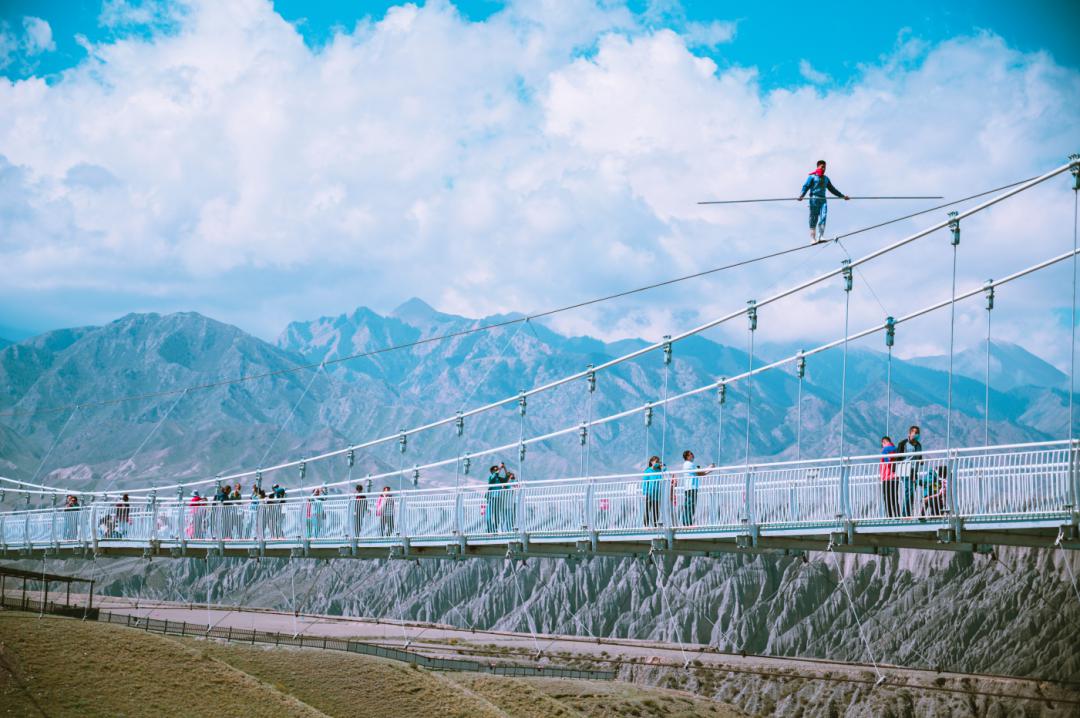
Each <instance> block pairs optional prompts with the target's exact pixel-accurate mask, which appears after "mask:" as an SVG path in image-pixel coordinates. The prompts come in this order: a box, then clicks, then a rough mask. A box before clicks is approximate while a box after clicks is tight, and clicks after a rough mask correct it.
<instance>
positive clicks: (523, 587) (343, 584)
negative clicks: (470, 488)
mask: <svg viewBox="0 0 1080 718" xmlns="http://www.w3.org/2000/svg"><path fill="white" fill-rule="evenodd" d="M1066 558H1068V559H1069V560H1072V561H1073V572H1074V573H1078V572H1080V557H1077V556H1075V555H1074V554H1072V553H1069V554H1062V553H1061V552H1060V551H1058V552H1040V551H1032V550H1020V549H1016V550H1006V551H1004V552H1002V553H1001V554H1000V556H999V557H997V558H996V559H994V558H992V557H989V556H982V555H971V554H965V553H950V552H940V553H939V552H927V551H906V552H901V553H900V554H899V555H894V556H888V557H867V556H862V555H853V554H851V555H843V554H840V555H832V554H811V555H810V557H809V560H808V561H807V562H803V560H801V559H798V558H776V557H767V556H757V557H754V556H749V555H732V556H729V557H725V558H720V559H701V558H693V559H687V558H676V559H672V558H670V557H669V558H667V559H664V560H662V561H661V560H659V559H657V560H655V561H649V560H644V559H643V560H631V559H625V560H616V559H610V558H594V559H591V560H583V561H579V562H574V563H569V562H565V561H556V560H550V559H548V560H535V559H534V560H530V561H528V562H527V563H525V564H520V563H518V564H511V563H510V562H507V561H495V560H483V559H472V560H466V561H459V562H451V561H442V562H400V561H389V560H387V561H350V560H331V561H317V560H313V559H312V560H309V559H294V560H291V561H285V560H277V559H275V560H269V559H264V560H262V561H259V562H254V561H245V560H241V559H221V558H212V559H211V560H210V563H209V572H208V571H207V569H208V565H207V562H206V561H203V560H156V561H154V562H152V563H149V562H145V561H142V560H136V559H124V560H112V561H109V562H106V561H98V562H97V566H96V567H91V566H90V565H89V564H87V563H86V562H75V561H72V562H68V563H70V566H69V567H65V568H69V569H70V570H75V571H78V572H79V573H82V574H87V573H89V572H90V571H91V570H93V571H96V572H98V574H99V577H100V578H101V579H102V580H101V581H100V583H99V585H100V586H101V589H102V591H103V592H105V593H108V594H113V595H124V596H131V597H141V598H147V599H150V598H155V599H165V600H181V601H198V602H202V601H206V600H207V599H209V600H210V601H211V602H213V603H221V604H224V605H229V604H245V605H255V606H264V607H273V608H277V609H282V610H300V611H304V612H311V613H328V614H334V615H351V616H365V617H385V618H403V619H410V620H418V621H431V622H438V623H444V624H448V625H454V626H459V627H464V628H482V629H501V630H511V631H522V632H529V631H533V632H537V633H559V634H570V635H582V636H616V637H625V638H639V639H654V640H663V641H668V642H683V643H692V644H701V645H708V646H712V647H714V648H716V649H718V650H721V651H724V652H731V653H742V652H745V653H747V654H756V655H776V656H789V657H794V656H800V657H810V658H822V659H829V660H836V661H852V662H860V663H869V662H870V661H871V659H872V660H873V661H875V662H878V663H881V664H886V665H888V664H891V665H896V666H907V667H918V668H927V669H932V670H943V671H950V672H960V673H995V674H1008V675H1017V676H1028V677H1034V678H1045V679H1051V680H1066V681H1078V680H1080V652H1077V650H1076V640H1075V637H1076V635H1078V634H1077V631H1078V630H1080V601H1078V600H1077V599H1076V596H1075V594H1074V593H1072V589H1071V588H1070V586H1069V583H1068V574H1067V572H1066V571H1065V568H1064V564H1063V563H1062V562H1063V560H1065V559H1066ZM54 568H55V567H54ZM838 570H839V573H838ZM841 574H842V578H841ZM840 580H843V581H844V582H845V585H846V587H847V590H848V592H850V594H851V598H852V600H853V602H854V603H853V604H851V603H849V601H848V598H847V593H846V592H845V591H844V590H843V588H842V587H840V586H839V584H838V581H840Z"/></svg>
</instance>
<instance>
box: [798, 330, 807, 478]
mask: <svg viewBox="0 0 1080 718" xmlns="http://www.w3.org/2000/svg"><path fill="white" fill-rule="evenodd" d="M795 376H796V378H797V379H798V380H799V390H798V394H797V395H796V397H795V460H796V461H801V460H802V405H803V400H802V395H803V384H804V383H805V381H804V380H805V379H806V357H804V356H803V354H802V350H801V349H800V350H799V358H798V359H796V360H795Z"/></svg>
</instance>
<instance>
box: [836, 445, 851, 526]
mask: <svg viewBox="0 0 1080 718" xmlns="http://www.w3.org/2000/svg"><path fill="white" fill-rule="evenodd" d="M851 514H852V511H851V464H849V463H848V460H847V459H846V458H845V457H843V456H841V457H840V516H839V517H838V518H840V519H841V520H842V521H850V520H851V518H852V515H851Z"/></svg>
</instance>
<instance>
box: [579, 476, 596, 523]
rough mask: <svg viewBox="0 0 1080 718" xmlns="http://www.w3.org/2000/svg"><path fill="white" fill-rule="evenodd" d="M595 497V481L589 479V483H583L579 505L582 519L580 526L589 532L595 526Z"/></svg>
mask: <svg viewBox="0 0 1080 718" xmlns="http://www.w3.org/2000/svg"><path fill="white" fill-rule="evenodd" d="M595 498H596V489H595V483H594V482H593V481H592V479H590V480H589V483H587V484H585V496H584V498H583V500H582V507H581V511H582V519H583V524H582V527H583V528H584V529H585V530H586V531H589V532H592V531H594V530H595V528H596V518H595V516H594V515H593V511H594V504H595Z"/></svg>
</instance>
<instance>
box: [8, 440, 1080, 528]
mask: <svg viewBox="0 0 1080 718" xmlns="http://www.w3.org/2000/svg"><path fill="white" fill-rule="evenodd" d="M1070 446H1071V447H1073V448H1077V447H1080V439H1074V440H1071V441H1070V440H1068V439H1060V440H1052V441H1038V442H1026V443H1017V444H1000V445H994V446H979V447H956V448H952V449H931V450H922V451H917V452H906V453H903V454H897V453H892V454H864V455H858V456H848V457H827V458H818V459H802V460H798V461H777V462H767V463H754V464H752V465H751V467H750V470H751V473H753V474H754V475H755V476H762V475H766V474H769V473H770V472H775V471H781V472H785V473H787V472H798V471H808V470H813V469H830V468H838V467H842V466H867V465H869V466H874V465H877V464H879V463H884V460H885V459H886V458H887V459H888V460H889V463H894V464H902V463H903V461H902V460H903V459H904V458H911V457H915V456H918V457H919V460H920V461H922V462H932V461H935V460H940V459H942V458H949V457H956V458H962V457H967V456H972V455H975V456H991V457H993V456H1006V455H1017V454H1024V453H1032V452H1037V451H1044V450H1068V449H1069V447H1070ZM746 471H747V467H746V465H745V464H735V465H727V466H718V467H711V466H703V467H699V468H694V469H671V470H667V469H665V470H664V471H663V472H661V473H660V474H656V473H655V472H641V471H638V472H628V473H620V474H602V475H595V476H575V477H565V478H557V479H528V480H522V481H516V482H514V483H500V484H497V485H495V486H494V487H493V486H492V485H488V484H486V483H469V484H461V485H458V486H443V487H428V488H422V489H394V490H391V491H390V493H389V494H385V493H383V492H382V491H370V492H364V493H363V494H355V493H349V492H342V493H331V494H323V495H321V496H314V495H311V494H304V495H299V496H298V495H295V494H293V495H292V496H286V497H284V498H280V499H279V498H273V497H267V498H266V499H259V500H258V501H252V499H251V497H250V496H244V497H242V498H241V499H238V500H237V499H227V500H225V501H214V500H212V499H210V498H208V497H203V498H204V500H203V501H200V502H197V503H192V501H191V499H190V498H185V499H182V500H177V499H175V498H158V499H157V500H156V502H155V501H146V502H142V503H137V502H134V501H129V502H127V503H126V505H122V502H120V501H116V502H113V501H94V502H91V503H87V504H82V505H80V506H77V507H67V506H63V505H58V506H51V507H44V508H34V509H19V510H13V511H5V512H0V516H33V515H53V514H60V515H68V514H71V513H78V514H82V513H87V512H91V511H93V512H96V513H100V514H107V513H115V512H116V511H117V510H121V509H126V510H127V511H129V512H131V513H133V514H136V515H143V514H145V513H147V511H148V509H150V508H151V507H152V506H154V505H156V506H157V507H158V509H159V510H166V509H169V510H174V511H175V510H176V509H177V508H184V509H199V510H212V509H217V508H234V509H242V510H251V509H252V508H261V507H268V508H269V507H274V506H282V507H293V506H305V505H316V504H327V505H334V506H337V505H340V504H348V503H351V502H354V501H357V500H358V499H360V498H363V499H365V500H366V501H368V502H369V503H370V504H372V505H374V504H375V503H376V502H377V501H378V498H379V497H380V496H388V497H389V498H392V499H394V500H395V503H396V502H397V501H398V500H402V501H403V503H405V504H408V503H409V502H410V499H411V500H412V501H414V502H420V501H430V500H431V499H445V500H446V501H448V502H449V501H452V500H455V498H456V497H457V496H458V495H464V496H483V495H485V494H487V493H488V491H491V490H492V489H493V488H494V489H495V490H497V491H500V492H503V491H522V490H527V489H530V488H559V487H565V488H567V489H572V492H568V494H567V495H569V494H570V493H580V492H581V491H584V490H585V489H586V487H587V486H588V485H589V484H595V483H604V482H613V481H621V482H623V483H626V482H628V481H631V480H641V481H642V482H644V480H645V479H646V478H651V477H658V480H659V481H661V482H669V483H674V481H677V480H678V479H679V478H682V477H684V476H687V475H694V474H697V475H698V476H699V477H700V479H701V481H702V483H706V484H707V483H710V482H709V479H710V478H716V477H721V476H725V475H735V476H740V477H741V476H743V475H745V473H746ZM815 478H816V479H817V480H819V481H821V482H822V483H826V482H835V481H836V480H837V478H836V477H828V476H820V477H815ZM795 480H799V481H803V482H805V481H806V479H805V477H803V478H802V479H795V478H793V479H777V478H772V479H769V478H761V479H759V480H758V482H757V483H756V485H757V486H758V487H760V488H769V487H774V486H785V485H788V484H791V482H792V481H795ZM316 488H320V485H315V486H313V487H312V489H313V490H314V489H316ZM71 493H74V494H76V495H77V494H78V493H79V492H77V491H74V492H71ZM556 498H557V497H556ZM140 512H141V513H140Z"/></svg>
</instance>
